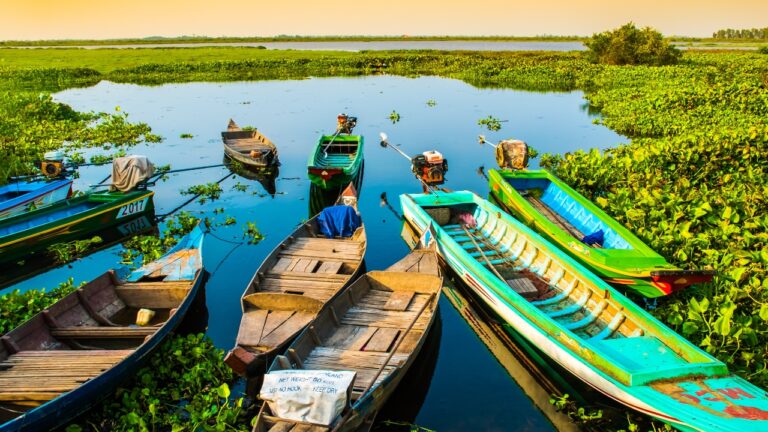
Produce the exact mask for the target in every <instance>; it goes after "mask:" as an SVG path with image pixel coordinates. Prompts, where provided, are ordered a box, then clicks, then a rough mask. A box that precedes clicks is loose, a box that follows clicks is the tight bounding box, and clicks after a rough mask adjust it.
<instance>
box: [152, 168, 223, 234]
mask: <svg viewBox="0 0 768 432" xmlns="http://www.w3.org/2000/svg"><path fill="white" fill-rule="evenodd" d="M233 175H235V173H233V172H230V173H229V174H227V175H225V176H224V177H222V178H221V179H220V180H219V181H217V182H216V184H220V183H221V182H223V181H224V180H226V179H228V178H230V177H232V176H233ZM200 195H202V194H201V193H199V194H197V195H195V196H193V197H192V198H190V199H188V200H186V201H184V202H183V203H181V205H179V206H178V207H176V208H174V209H173V210H171V211H169V212H168V213H165V214H161V215H158V216H156V217H155V219H156V220H157V221H158V222H161V221H163V220H165V218H167V217H168V216H170V215H172V214H174V213H176V212H177V211H179V210H181V209H182V208H184V207H185V206H186V205H187V204H189V203H191V202H192V201H194V200H196V199H197V198H199V197H200Z"/></svg>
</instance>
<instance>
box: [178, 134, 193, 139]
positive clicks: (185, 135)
mask: <svg viewBox="0 0 768 432" xmlns="http://www.w3.org/2000/svg"><path fill="white" fill-rule="evenodd" d="M194 137H195V136H194V135H192V134H191V133H183V134H181V135H179V138H181V139H192V138H194Z"/></svg>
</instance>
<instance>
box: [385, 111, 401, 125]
mask: <svg viewBox="0 0 768 432" xmlns="http://www.w3.org/2000/svg"><path fill="white" fill-rule="evenodd" d="M388 118H389V121H391V122H392V124H395V123H397V122H399V121H400V114H398V112H397V111H395V110H392V112H391V113H389V117H388Z"/></svg>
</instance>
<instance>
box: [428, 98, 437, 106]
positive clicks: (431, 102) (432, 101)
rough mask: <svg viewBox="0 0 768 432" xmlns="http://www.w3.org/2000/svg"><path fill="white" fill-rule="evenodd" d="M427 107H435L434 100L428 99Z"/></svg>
mask: <svg viewBox="0 0 768 432" xmlns="http://www.w3.org/2000/svg"><path fill="white" fill-rule="evenodd" d="M427 106H428V107H430V108H432V107H434V106H437V102H436V101H435V100H434V99H430V100H428V101H427Z"/></svg>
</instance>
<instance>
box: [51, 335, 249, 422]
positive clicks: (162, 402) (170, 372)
mask: <svg viewBox="0 0 768 432" xmlns="http://www.w3.org/2000/svg"><path fill="white" fill-rule="evenodd" d="M223 358H224V352H223V351H222V350H220V349H217V348H216V347H215V346H214V345H213V342H211V340H210V339H209V338H207V337H206V336H204V335H203V334H190V335H186V336H174V337H173V338H170V339H169V340H167V341H165V342H164V343H163V344H162V345H160V347H159V348H158V349H157V351H156V352H155V353H154V354H153V355H152V356H151V357H150V358H149V362H148V364H147V365H146V366H144V367H143V368H141V369H140V370H139V371H138V372H137V373H136V374H135V375H134V376H133V377H132V378H131V379H130V380H129V381H128V382H127V383H125V384H123V385H122V386H120V387H118V389H117V391H116V392H115V394H114V395H112V396H110V397H108V398H106V399H105V400H103V401H102V402H101V404H100V405H98V406H97V407H95V408H94V409H92V410H91V411H90V412H89V413H88V414H86V415H85V416H84V417H82V418H80V419H78V420H76V421H75V423H73V424H71V425H69V426H68V427H67V428H66V431H67V432H80V431H85V430H88V431H91V430H93V431H106V430H117V431H150V430H167V431H171V430H172V431H244V432H245V431H248V430H250V427H249V425H248V422H249V420H250V419H251V417H253V415H254V414H255V413H253V412H250V411H248V409H247V408H248V407H250V406H246V404H245V400H244V399H243V398H242V397H236V398H233V397H231V396H232V394H231V390H230V385H231V384H233V383H234V381H235V379H236V376H235V375H234V373H233V372H232V370H231V369H230V368H229V367H228V366H227V365H225V364H224V361H223ZM180 401H183V403H180Z"/></svg>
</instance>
